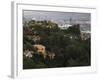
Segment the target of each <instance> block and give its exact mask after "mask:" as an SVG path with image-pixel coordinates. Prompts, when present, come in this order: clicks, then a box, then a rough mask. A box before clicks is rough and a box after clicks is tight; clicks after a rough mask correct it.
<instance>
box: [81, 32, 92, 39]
mask: <svg viewBox="0 0 100 80" xmlns="http://www.w3.org/2000/svg"><path fill="white" fill-rule="evenodd" d="M80 36H81V39H82V40H86V39H88V38H90V37H91V33H90V31H81V35H80Z"/></svg>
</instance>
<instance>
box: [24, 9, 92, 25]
mask: <svg viewBox="0 0 100 80" xmlns="http://www.w3.org/2000/svg"><path fill="white" fill-rule="evenodd" d="M23 17H24V20H31V19H36V20H53V21H55V22H57V23H65V22H66V23H68V22H69V21H70V19H71V20H72V21H73V22H75V21H80V22H83V23H84V22H89V23H90V19H91V15H90V14H89V13H75V12H54V11H28V10H24V11H23Z"/></svg>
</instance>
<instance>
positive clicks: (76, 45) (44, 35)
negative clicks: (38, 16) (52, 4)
mask: <svg viewBox="0 0 100 80" xmlns="http://www.w3.org/2000/svg"><path fill="white" fill-rule="evenodd" d="M33 35H34V36H36V37H37V36H39V37H40V39H37V40H33V39H31V38H30V39H29V38H28V37H27V36H29V37H31V36H33ZM80 35H81V31H80V25H79V24H77V25H73V26H71V27H69V28H68V29H60V28H59V27H58V24H56V23H54V22H52V21H46V20H44V21H35V20H31V21H29V22H25V23H24V25H23V52H24V51H25V50H26V49H29V50H31V51H33V52H34V54H32V55H33V57H31V58H28V57H26V56H25V55H23V68H24V69H36V68H55V67H75V66H90V65H91V57H90V56H91V49H90V46H91V42H90V38H88V39H86V40H82V39H81V36H80ZM35 44H42V45H44V46H45V47H46V53H48V52H50V53H55V57H54V59H50V58H49V57H48V56H47V57H46V58H45V59H44V58H43V55H41V54H39V53H38V52H37V49H35V48H34V47H33V45H35Z"/></svg>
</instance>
